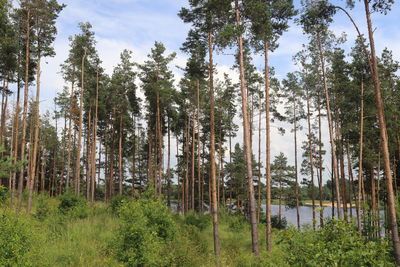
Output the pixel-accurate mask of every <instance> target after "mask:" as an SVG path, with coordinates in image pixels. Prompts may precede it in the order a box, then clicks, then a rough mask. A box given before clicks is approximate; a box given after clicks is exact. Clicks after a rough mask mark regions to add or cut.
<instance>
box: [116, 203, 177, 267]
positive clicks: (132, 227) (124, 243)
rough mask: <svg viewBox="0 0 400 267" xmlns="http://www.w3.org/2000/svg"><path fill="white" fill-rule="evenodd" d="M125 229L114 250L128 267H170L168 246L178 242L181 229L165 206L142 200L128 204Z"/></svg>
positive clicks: (124, 209) (121, 229)
mask: <svg viewBox="0 0 400 267" xmlns="http://www.w3.org/2000/svg"><path fill="white" fill-rule="evenodd" d="M119 215H120V217H121V220H122V222H121V225H120V227H119V230H118V232H117V233H116V237H115V239H114V240H113V242H112V244H111V247H112V251H113V252H114V255H115V257H116V258H117V259H118V260H119V261H121V262H123V263H125V264H126V266H170V264H169V263H170V261H171V257H172V255H171V253H170V251H171V250H170V249H169V248H168V244H169V243H170V242H171V241H173V240H175V238H176V234H177V231H178V229H177V225H176V223H175V221H174V220H173V218H172V214H171V212H170V211H169V210H168V208H167V207H166V206H165V205H164V204H163V203H161V202H159V201H155V200H150V199H141V200H139V201H135V202H130V203H126V204H124V205H123V206H122V207H121V208H120V210H119Z"/></svg>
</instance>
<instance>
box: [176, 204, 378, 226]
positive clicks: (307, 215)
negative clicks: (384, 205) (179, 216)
mask: <svg viewBox="0 0 400 267" xmlns="http://www.w3.org/2000/svg"><path fill="white" fill-rule="evenodd" d="M261 208H262V210H263V212H264V213H265V210H266V205H265V204H262V205H261ZM171 209H172V210H174V211H177V204H175V203H171ZM205 209H208V206H207V205H205ZM341 210H342V212H343V208H341ZM334 212H335V217H337V208H336V207H335V210H334ZM278 213H279V205H271V214H272V215H278ZM299 213H300V225H301V226H305V225H312V207H310V206H300V207H299ZM379 214H380V218H381V219H380V220H381V222H382V221H383V220H384V217H385V216H384V212H383V210H381V211H380V212H379ZM348 215H349V216H350V209H348ZM352 215H353V218H354V219H356V218H357V212H356V209H355V208H352ZM282 217H285V218H286V221H287V222H288V224H292V225H294V226H297V215H296V208H286V207H285V206H283V205H282ZM330 218H332V207H324V220H327V219H330ZM315 220H316V225H317V226H319V206H316V207H315ZM381 225H382V224H381Z"/></svg>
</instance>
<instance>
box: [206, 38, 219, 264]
mask: <svg viewBox="0 0 400 267" xmlns="http://www.w3.org/2000/svg"><path fill="white" fill-rule="evenodd" d="M208 56H209V62H208V64H209V66H208V71H209V77H208V78H209V87H210V179H211V186H210V191H211V197H210V200H211V201H210V202H211V203H210V206H211V214H212V217H213V238H214V254H215V257H216V263H217V266H219V265H220V245H219V232H218V203H217V201H218V200H217V190H216V187H217V184H216V181H215V98H214V63H213V37H212V32H208Z"/></svg>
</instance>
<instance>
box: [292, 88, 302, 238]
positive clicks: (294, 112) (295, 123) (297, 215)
mask: <svg viewBox="0 0 400 267" xmlns="http://www.w3.org/2000/svg"><path fill="white" fill-rule="evenodd" d="M296 101H297V99H296V96H295V94H293V115H294V121H293V133H294V171H295V173H294V175H295V179H296V218H297V229H299V230H300V211H299V208H300V207H299V206H300V203H299V177H298V167H297V107H296Z"/></svg>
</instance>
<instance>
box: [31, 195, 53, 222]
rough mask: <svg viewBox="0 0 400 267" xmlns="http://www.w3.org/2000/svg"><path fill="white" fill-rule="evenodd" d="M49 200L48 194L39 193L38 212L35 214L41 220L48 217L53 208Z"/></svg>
mask: <svg viewBox="0 0 400 267" xmlns="http://www.w3.org/2000/svg"><path fill="white" fill-rule="evenodd" d="M48 201H49V199H48V197H47V196H46V195H44V194H41V195H39V197H38V200H37V206H36V212H35V214H34V216H35V217H36V218H37V219H39V220H41V221H42V220H44V219H46V218H47V216H49V214H50V211H51V209H50V206H49V203H48Z"/></svg>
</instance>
